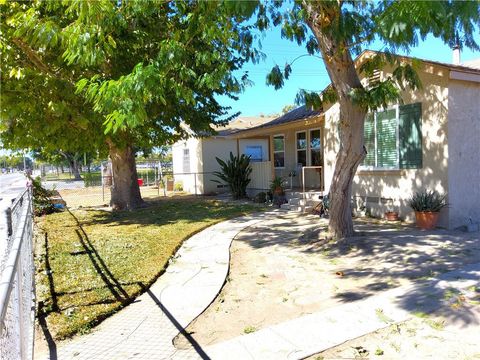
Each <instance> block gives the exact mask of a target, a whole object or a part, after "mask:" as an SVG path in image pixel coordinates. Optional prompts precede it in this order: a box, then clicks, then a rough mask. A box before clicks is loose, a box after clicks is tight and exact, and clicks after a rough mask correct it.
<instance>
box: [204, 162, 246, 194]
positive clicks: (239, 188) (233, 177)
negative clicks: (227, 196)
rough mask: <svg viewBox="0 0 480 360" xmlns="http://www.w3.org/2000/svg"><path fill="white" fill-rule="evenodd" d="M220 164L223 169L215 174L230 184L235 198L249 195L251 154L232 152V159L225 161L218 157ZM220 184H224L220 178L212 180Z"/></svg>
mask: <svg viewBox="0 0 480 360" xmlns="http://www.w3.org/2000/svg"><path fill="white" fill-rule="evenodd" d="M215 159H217V162H218V163H219V164H220V167H221V171H215V172H214V173H213V174H214V175H215V176H216V177H218V178H219V179H221V180H223V181H224V182H226V183H227V184H228V187H229V188H230V191H231V192H232V196H233V198H234V199H241V198H244V197H246V196H247V186H248V184H249V183H250V174H251V173H252V168H251V167H250V156H246V155H245V154H242V155H240V156H234V155H233V154H232V153H230V159H228V160H227V161H223V160H222V159H219V158H218V157H216V158H215ZM212 181H214V182H216V183H218V184H222V182H221V181H219V180H212Z"/></svg>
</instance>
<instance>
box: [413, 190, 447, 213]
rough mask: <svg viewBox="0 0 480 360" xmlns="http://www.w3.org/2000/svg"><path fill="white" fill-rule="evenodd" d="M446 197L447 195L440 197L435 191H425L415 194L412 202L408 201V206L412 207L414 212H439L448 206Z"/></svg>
mask: <svg viewBox="0 0 480 360" xmlns="http://www.w3.org/2000/svg"><path fill="white" fill-rule="evenodd" d="M446 197H447V195H440V194H439V193H438V192H437V191H434V190H432V191H427V190H423V191H419V192H416V193H415V194H413V196H412V197H411V198H410V200H408V205H410V207H411V208H412V209H413V210H414V211H420V212H423V211H431V212H439V211H440V210H442V209H443V208H444V207H445V206H447V201H446Z"/></svg>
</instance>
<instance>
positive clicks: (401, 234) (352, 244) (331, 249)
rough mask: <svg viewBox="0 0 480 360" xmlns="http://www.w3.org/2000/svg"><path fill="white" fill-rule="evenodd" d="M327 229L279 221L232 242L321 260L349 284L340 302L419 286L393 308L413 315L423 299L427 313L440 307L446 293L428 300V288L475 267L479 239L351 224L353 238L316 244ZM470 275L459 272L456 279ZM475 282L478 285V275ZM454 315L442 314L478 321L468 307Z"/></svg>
mask: <svg viewBox="0 0 480 360" xmlns="http://www.w3.org/2000/svg"><path fill="white" fill-rule="evenodd" d="M306 219H309V221H310V224H308V221H307V220H306ZM326 226H327V223H326V222H325V221H324V220H318V218H315V217H308V216H307V217H305V216H303V217H297V218H295V217H292V216H290V215H280V216H278V217H277V218H275V219H274V221H273V222H271V221H267V222H264V223H261V224H256V225H253V226H251V227H249V228H247V229H245V230H244V231H242V232H241V233H240V234H239V236H237V237H236V239H235V241H239V242H244V243H246V244H248V245H249V246H250V247H252V248H254V249H262V248H267V247H275V246H283V247H287V248H291V249H292V251H294V252H296V253H300V254H303V255H312V256H321V257H322V259H325V267H326V268H327V269H331V267H332V264H334V265H335V270H334V271H333V272H335V271H338V272H339V276H338V281H339V282H342V281H344V280H345V279H346V280H347V281H349V285H348V286H349V287H348V288H345V289H343V291H340V292H336V293H335V295H334V298H336V299H337V300H338V301H340V302H352V301H357V300H361V299H365V298H368V297H370V296H373V295H378V294H381V293H384V292H385V291H388V290H390V289H393V288H396V287H398V286H400V285H401V284H405V283H414V284H418V286H415V287H414V288H412V289H411V290H410V291H409V293H408V294H405V301H399V302H398V304H399V306H401V307H403V308H405V309H406V310H409V311H416V310H415V309H416V308H414V307H413V306H412V303H415V302H419V303H421V302H422V300H425V299H424V298H425V297H426V298H428V299H429V304H431V306H432V309H438V308H440V307H442V308H443V307H445V301H443V300H444V298H445V294H444V293H445V289H443V293H435V292H434V294H433V295H432V292H433V290H432V288H433V289H434V288H435V286H436V285H435V283H436V282H438V281H440V280H437V279H442V278H441V277H440V276H441V275H442V274H444V273H448V272H451V271H453V270H456V269H459V268H463V267H465V265H467V264H475V263H480V237H479V236H478V235H475V234H469V233H464V232H461V231H448V230H441V229H437V230H432V231H422V230H418V229H416V228H414V227H412V226H410V225H403V224H390V223H384V222H383V223H382V222H379V221H377V220H355V228H356V230H357V232H358V236H356V237H353V238H350V239H345V240H341V241H338V242H326V241H321V239H320V237H321V235H322V230H324V229H326ZM300 256H302V255H300ZM304 260H305V259H304ZM305 261H306V260H305ZM328 271H330V270H328ZM472 274H473V275H474V273H472ZM472 274H470V275H469V274H467V273H465V272H463V273H459V275H458V276H461V277H463V276H467V275H468V276H469V277H472V276H473V275H472ZM476 276H477V281H480V276H479V275H478V273H477V275H476ZM345 284H346V283H345ZM407 299H410V300H409V301H407ZM412 309H413V310H412ZM454 310H455V309H450V310H448V311H447V310H445V316H446V317H448V318H449V319H452V320H454V319H455V318H456V320H458V321H462V322H464V323H465V324H467V323H468V322H475V321H477V319H476V318H475V314H474V312H471V311H469V310H468V307H464V308H463V311H460V310H459V311H454Z"/></svg>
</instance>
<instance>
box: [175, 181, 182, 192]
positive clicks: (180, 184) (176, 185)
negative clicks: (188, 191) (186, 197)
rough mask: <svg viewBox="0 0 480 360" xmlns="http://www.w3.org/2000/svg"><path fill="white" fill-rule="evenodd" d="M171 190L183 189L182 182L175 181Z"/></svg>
mask: <svg viewBox="0 0 480 360" xmlns="http://www.w3.org/2000/svg"><path fill="white" fill-rule="evenodd" d="M173 190H175V191H183V183H182V182H176V183H175V185H174V187H173Z"/></svg>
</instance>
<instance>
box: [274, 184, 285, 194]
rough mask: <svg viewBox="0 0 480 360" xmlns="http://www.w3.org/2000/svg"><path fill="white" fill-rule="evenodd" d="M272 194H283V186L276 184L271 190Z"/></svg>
mask: <svg viewBox="0 0 480 360" xmlns="http://www.w3.org/2000/svg"><path fill="white" fill-rule="evenodd" d="M273 194H274V195H284V194H285V192H284V191H283V188H282V187H281V186H277V187H276V188H275V190H273Z"/></svg>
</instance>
